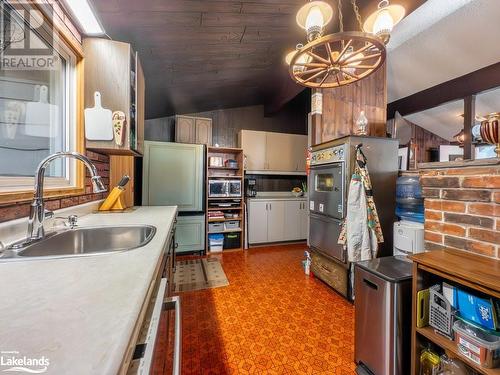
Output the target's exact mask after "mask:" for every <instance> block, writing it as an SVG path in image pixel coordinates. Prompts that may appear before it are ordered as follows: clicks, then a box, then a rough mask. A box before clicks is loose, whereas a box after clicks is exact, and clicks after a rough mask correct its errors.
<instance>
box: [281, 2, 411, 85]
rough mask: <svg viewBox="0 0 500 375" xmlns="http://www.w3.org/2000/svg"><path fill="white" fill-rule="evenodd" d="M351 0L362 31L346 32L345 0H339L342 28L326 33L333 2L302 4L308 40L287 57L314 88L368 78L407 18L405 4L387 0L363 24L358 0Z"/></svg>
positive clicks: (294, 72)
mask: <svg viewBox="0 0 500 375" xmlns="http://www.w3.org/2000/svg"><path fill="white" fill-rule="evenodd" d="M351 3H352V6H353V10H354V14H355V16H356V19H357V21H358V23H359V26H360V29H361V30H362V31H348V32H344V25H343V14H342V0H338V16H339V29H340V31H339V32H338V33H335V34H330V35H326V36H323V31H324V27H325V25H326V24H328V23H329V22H330V21H331V19H332V17H333V9H332V8H331V7H330V5H329V4H327V3H326V2H324V1H310V2H308V3H307V4H305V5H304V6H303V7H302V8H300V10H299V11H298V13H297V23H298V24H299V26H300V27H302V28H303V29H305V30H306V33H307V43H306V44H305V45H302V44H298V45H297V47H296V50H295V51H292V52H290V53H289V54H287V56H286V58H285V61H286V63H287V64H288V65H289V73H290V76H291V78H292V79H293V80H294V81H295V82H297V83H298V84H300V85H302V86H305V87H311V88H335V87H340V86H345V85H349V84H351V83H354V82H357V81H359V80H361V79H363V78H366V77H368V76H369V75H370V74H372V73H374V72H375V71H377V69H378V68H380V66H382V64H383V63H384V61H385V57H386V50H385V44H386V43H387V42H388V41H389V36H390V32H391V31H392V28H393V27H394V25H395V24H396V23H398V22H399V21H400V20H401V19H402V18H403V16H404V8H403V7H402V6H400V5H389V2H388V1H387V0H383V1H381V2H380V3H379V7H378V10H377V11H376V12H375V13H374V14H372V15H371V16H370V17H368V19H367V20H366V22H365V24H364V25H363V24H362V22H361V16H360V14H359V9H358V6H357V4H356V0H351ZM394 8H396V9H394ZM401 9H402V12H401Z"/></svg>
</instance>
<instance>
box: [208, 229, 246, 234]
mask: <svg viewBox="0 0 500 375" xmlns="http://www.w3.org/2000/svg"><path fill="white" fill-rule="evenodd" d="M233 232H234V233H238V232H241V228H234V229H224V230H218V231H215V232H210V231H209V232H208V234H219V233H233Z"/></svg>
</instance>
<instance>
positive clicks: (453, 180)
mask: <svg viewBox="0 0 500 375" xmlns="http://www.w3.org/2000/svg"><path fill="white" fill-rule="evenodd" d="M420 184H421V185H422V186H423V187H439V188H445V187H447V188H453V187H460V179H459V178H458V177H421V178H420Z"/></svg>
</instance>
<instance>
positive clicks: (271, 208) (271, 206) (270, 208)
mask: <svg viewBox="0 0 500 375" xmlns="http://www.w3.org/2000/svg"><path fill="white" fill-rule="evenodd" d="M272 210H273V204H272V203H269V211H272Z"/></svg>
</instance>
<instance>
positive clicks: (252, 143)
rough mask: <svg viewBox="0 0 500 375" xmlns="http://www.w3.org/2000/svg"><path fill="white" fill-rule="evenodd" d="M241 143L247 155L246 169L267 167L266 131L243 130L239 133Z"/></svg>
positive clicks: (259, 169) (263, 168) (255, 169)
mask: <svg viewBox="0 0 500 375" xmlns="http://www.w3.org/2000/svg"><path fill="white" fill-rule="evenodd" d="M239 144H240V147H241V148H242V149H243V154H244V155H245V157H246V169H247V170H248V171H263V170H265V169H267V163H266V133H265V132H259V131H253V130H242V131H241V132H240V134H239Z"/></svg>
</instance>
